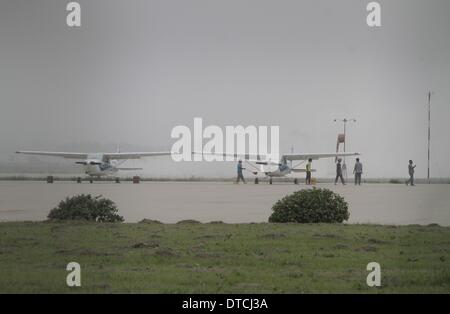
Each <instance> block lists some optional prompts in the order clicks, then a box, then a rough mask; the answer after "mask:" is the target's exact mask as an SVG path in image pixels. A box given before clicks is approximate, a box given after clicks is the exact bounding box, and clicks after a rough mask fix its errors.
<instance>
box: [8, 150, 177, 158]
mask: <svg viewBox="0 0 450 314" xmlns="http://www.w3.org/2000/svg"><path fill="white" fill-rule="evenodd" d="M16 153H17V154H26V155H39V156H53V157H63V158H68V159H87V158H88V155H89V154H87V153H68V152H41V151H28V150H27V151H25V150H22V151H17V152H16ZM170 154H171V152H141V153H105V154H101V155H103V156H105V157H106V158H108V159H113V160H118V159H139V158H141V157H155V156H166V155H170Z"/></svg>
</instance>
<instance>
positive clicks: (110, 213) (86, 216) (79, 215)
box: [48, 194, 123, 222]
mask: <svg viewBox="0 0 450 314" xmlns="http://www.w3.org/2000/svg"><path fill="white" fill-rule="evenodd" d="M117 212H118V209H117V207H116V204H114V202H113V201H111V200H109V199H106V198H101V196H97V197H92V195H90V194H88V195H85V194H81V195H76V196H73V197H70V198H69V197H67V198H66V199H65V200H63V201H61V202H60V203H59V205H58V206H57V207H55V208H53V209H52V210H51V211H50V213H49V214H48V218H49V219H51V220H87V221H98V222H122V221H123V217H122V216H119V215H118V214H117Z"/></svg>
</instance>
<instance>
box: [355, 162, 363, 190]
mask: <svg viewBox="0 0 450 314" xmlns="http://www.w3.org/2000/svg"><path fill="white" fill-rule="evenodd" d="M362 172H363V166H362V163H361V162H360V161H359V158H356V163H355V167H354V168H353V173H354V175H355V185H361V175H362Z"/></svg>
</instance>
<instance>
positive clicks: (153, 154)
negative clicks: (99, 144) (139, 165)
mask: <svg viewBox="0 0 450 314" xmlns="http://www.w3.org/2000/svg"><path fill="white" fill-rule="evenodd" d="M170 154H171V152H141V153H105V154H103V155H104V156H105V157H106V158H109V159H113V160H119V159H139V158H142V157H156V156H167V155H170Z"/></svg>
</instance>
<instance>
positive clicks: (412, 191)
mask: <svg viewBox="0 0 450 314" xmlns="http://www.w3.org/2000/svg"><path fill="white" fill-rule="evenodd" d="M317 187H325V188H330V189H331V190H333V191H335V192H337V193H339V194H341V195H342V196H344V198H345V200H346V201H347V202H348V203H349V210H350V220H349V221H348V222H349V223H374V224H396V225H404V224H422V225H426V224H430V223H438V224H440V225H442V226H450V185H448V184H431V185H425V184H424V185H417V186H415V187H408V186H405V185H404V184H366V185H363V186H360V187H359V186H358V187H355V186H353V185H347V186H340V185H338V186H334V185H333V184H318V185H317ZM303 188H308V187H305V186H304V185H294V184H287V183H277V184H275V183H274V184H273V185H268V184H267V183H261V184H258V185H255V184H253V183H249V184H247V185H243V184H240V185H236V184H232V183H228V182H141V183H140V184H131V183H121V184H115V183H111V182H102V183H94V184H89V183H82V184H76V183H72V182H55V183H54V184H47V183H45V182H29V181H1V182H0V221H24V220H33V221H37V220H45V219H46V216H47V214H48V212H49V211H50V209H51V208H53V207H55V206H56V205H57V204H58V203H59V201H60V200H62V199H64V198H65V197H67V196H73V195H76V194H81V193H91V194H93V195H103V196H104V197H108V198H110V199H112V200H113V201H114V202H116V204H117V206H118V208H119V213H120V214H121V215H122V216H124V218H125V221H126V222H137V221H140V220H142V219H144V218H148V219H156V220H159V221H161V222H165V223H174V222H177V221H180V220H183V219H195V220H199V221H201V222H210V221H219V220H220V221H223V222H227V223H247V222H267V219H268V217H269V216H270V214H271V207H272V205H273V204H274V203H275V202H276V201H277V200H278V199H280V198H282V197H283V196H285V195H287V194H289V193H291V192H293V191H296V190H299V189H303Z"/></svg>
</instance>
